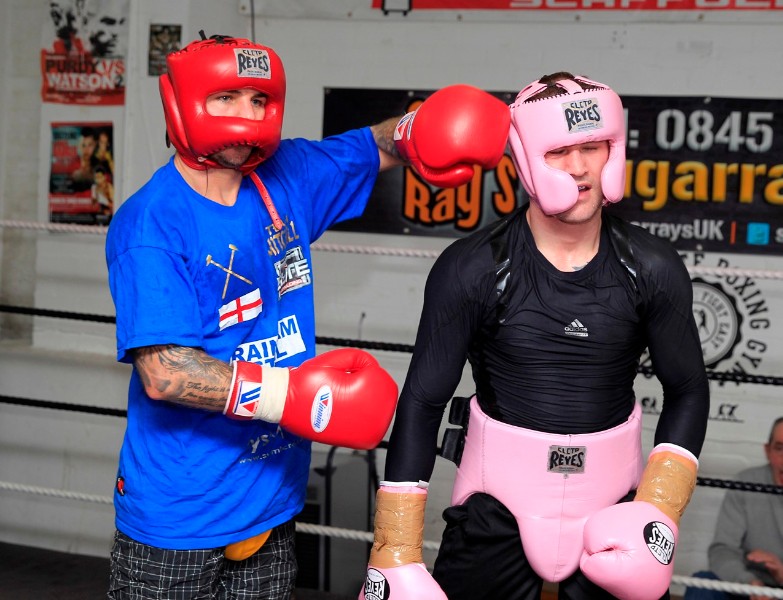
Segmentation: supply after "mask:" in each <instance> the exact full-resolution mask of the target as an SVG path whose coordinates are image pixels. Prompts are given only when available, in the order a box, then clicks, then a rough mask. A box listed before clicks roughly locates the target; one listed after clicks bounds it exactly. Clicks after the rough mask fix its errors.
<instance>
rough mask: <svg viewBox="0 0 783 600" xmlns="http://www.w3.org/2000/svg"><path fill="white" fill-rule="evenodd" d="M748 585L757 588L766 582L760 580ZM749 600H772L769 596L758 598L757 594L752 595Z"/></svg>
mask: <svg viewBox="0 0 783 600" xmlns="http://www.w3.org/2000/svg"><path fill="white" fill-rule="evenodd" d="M748 585H756V586H760V587H761V586H763V585H764V582H762V581H759V580H758V579H754V580H753V581H751V582H750V583H749V584H748ZM748 599H749V600H772V599H771V598H770V597H769V596H757V595H756V594H751V595H750V596H748Z"/></svg>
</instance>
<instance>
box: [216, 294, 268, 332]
mask: <svg viewBox="0 0 783 600" xmlns="http://www.w3.org/2000/svg"><path fill="white" fill-rule="evenodd" d="M262 308H263V302H262V301H261V290H259V289H258V288H256V289H254V290H253V291H252V292H250V293H249V294H245V295H244V296H241V297H239V298H237V299H236V300H232V301H231V302H228V303H226V304H224V305H223V306H221V307H220V308H219V309H218V313H219V314H220V329H225V328H226V327H231V326H232V325H236V324H237V323H244V322H245V321H249V320H250V319H255V318H256V317H257V316H258V315H260V314H261V309H262Z"/></svg>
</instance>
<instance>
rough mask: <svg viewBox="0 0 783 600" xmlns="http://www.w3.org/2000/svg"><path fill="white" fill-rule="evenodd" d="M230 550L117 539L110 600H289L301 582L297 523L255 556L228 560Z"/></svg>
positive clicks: (274, 535) (280, 530)
mask: <svg viewBox="0 0 783 600" xmlns="http://www.w3.org/2000/svg"><path fill="white" fill-rule="evenodd" d="M224 550H225V548H213V549H207V550H165V549H162V548H155V547H154V546H147V545H146V544H140V543H139V542H136V541H134V540H132V539H131V538H129V537H128V536H127V535H125V534H123V533H120V532H119V531H117V532H115V534H114V546H113V547H112V551H111V573H110V580H109V594H108V598H110V599H111V600H147V599H152V598H155V599H157V600H201V599H204V600H207V599H209V600H229V599H230V600H289V599H290V598H291V594H292V592H293V590H294V584H295V580H296V553H295V549H294V522H293V521H289V522H288V523H284V524H283V525H279V526H278V527H275V528H274V529H273V530H272V534H271V535H270V536H269V539H268V540H267V541H266V543H265V544H264V545H263V546H261V549H260V550H259V551H258V552H256V553H255V554H254V555H253V556H251V557H249V558H247V559H245V560H243V561H239V562H234V561H231V560H227V559H226V558H225V556H224Z"/></svg>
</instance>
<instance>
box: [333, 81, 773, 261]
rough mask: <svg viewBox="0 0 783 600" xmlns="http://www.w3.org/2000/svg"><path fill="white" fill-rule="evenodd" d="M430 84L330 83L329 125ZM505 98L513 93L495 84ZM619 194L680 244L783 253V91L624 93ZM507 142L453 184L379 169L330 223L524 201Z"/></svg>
mask: <svg viewBox="0 0 783 600" xmlns="http://www.w3.org/2000/svg"><path fill="white" fill-rule="evenodd" d="M431 93H432V91H431V90H383V89H347V88H342V89H337V88H332V89H329V90H327V91H326V93H325V95H324V130H323V134H324V135H330V134H332V133H337V132H339V131H344V130H346V129H350V128H352V127H360V126H362V125H365V124H367V123H377V122H379V121H382V120H383V119H385V118H387V117H388V115H393V114H404V113H406V112H409V111H411V110H415V108H416V107H417V106H418V104H419V103H420V102H421V101H423V100H424V99H425V98H426V97H427V96H428V95H429V94H431ZM492 93H493V94H494V95H495V96H496V97H498V98H500V99H501V100H503V101H504V102H506V103H511V102H513V100H514V98H515V97H516V93H515V92H492ZM623 104H624V106H625V114H626V123H627V141H626V159H627V160H626V185H625V196H624V199H623V200H622V201H621V202H619V203H617V204H615V205H612V206H611V207H610V209H609V210H611V211H612V212H614V213H616V214H618V215H619V216H621V217H624V218H625V219H627V220H629V221H631V222H634V223H636V224H639V225H641V226H642V227H645V228H646V229H648V230H649V231H651V232H652V233H653V234H654V235H656V236H658V237H661V238H665V239H668V240H669V241H670V242H672V244H674V246H675V247H676V248H677V249H678V250H682V251H698V252H731V253H745V254H776V255H783V101H782V100H778V99H755V98H715V97H701V96H660V97H648V96H623ZM527 200H528V198H527V194H526V193H525V191H524V188H523V186H522V185H521V181H520V179H519V176H518V174H517V172H516V168H515V166H514V164H513V160H512V158H511V155H510V152H509V151H508V150H507V153H506V155H505V156H504V157H503V159H502V160H501V162H500V164H499V165H498V166H497V168H496V169H494V170H491V171H486V170H483V169H476V171H475V174H474V177H473V180H472V181H470V182H469V183H467V184H466V185H463V186H461V187H460V188H457V189H439V188H436V187H434V186H431V185H429V184H427V183H426V182H425V181H424V180H422V179H421V177H419V176H418V174H417V173H416V172H415V171H414V170H413V169H411V168H405V169H392V170H390V171H387V172H383V173H381V174H380V175H379V178H378V183H377V185H376V188H375V191H374V194H373V196H372V198H371V200H370V203H369V205H368V208H367V210H366V211H365V213H364V215H363V216H362V217H360V218H358V219H353V220H351V221H349V222H347V223H345V224H341V225H338V226H336V227H335V228H334V229H338V230H343V231H360V232H367V233H387V234H398V235H419V236H439V237H462V236H465V235H468V234H470V233H471V232H473V231H476V230H477V229H479V228H481V227H483V226H485V225H488V224H490V223H492V222H494V221H496V220H497V219H499V218H501V217H503V216H505V215H507V214H508V213H510V212H511V211H512V210H514V208H516V207H517V206H519V205H520V204H522V203H525V202H527Z"/></svg>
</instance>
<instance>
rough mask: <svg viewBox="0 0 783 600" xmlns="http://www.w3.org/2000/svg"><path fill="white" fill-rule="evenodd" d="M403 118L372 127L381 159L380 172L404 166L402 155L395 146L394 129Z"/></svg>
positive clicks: (392, 119)
mask: <svg viewBox="0 0 783 600" xmlns="http://www.w3.org/2000/svg"><path fill="white" fill-rule="evenodd" d="M400 118H401V117H393V118H391V119H387V120H386V121H383V122H381V123H378V124H376V125H373V126H372V127H370V130H371V131H372V136H373V138H374V139H375V143H376V144H377V145H378V155H379V156H380V157H381V166H380V170H381V171H384V170H386V169H389V168H391V167H396V166H397V165H401V164H404V161H403V160H402V159H401V158H400V153H399V152H398V151H397V148H396V147H395V145H394V129H395V127H397V123H399V121H400Z"/></svg>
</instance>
